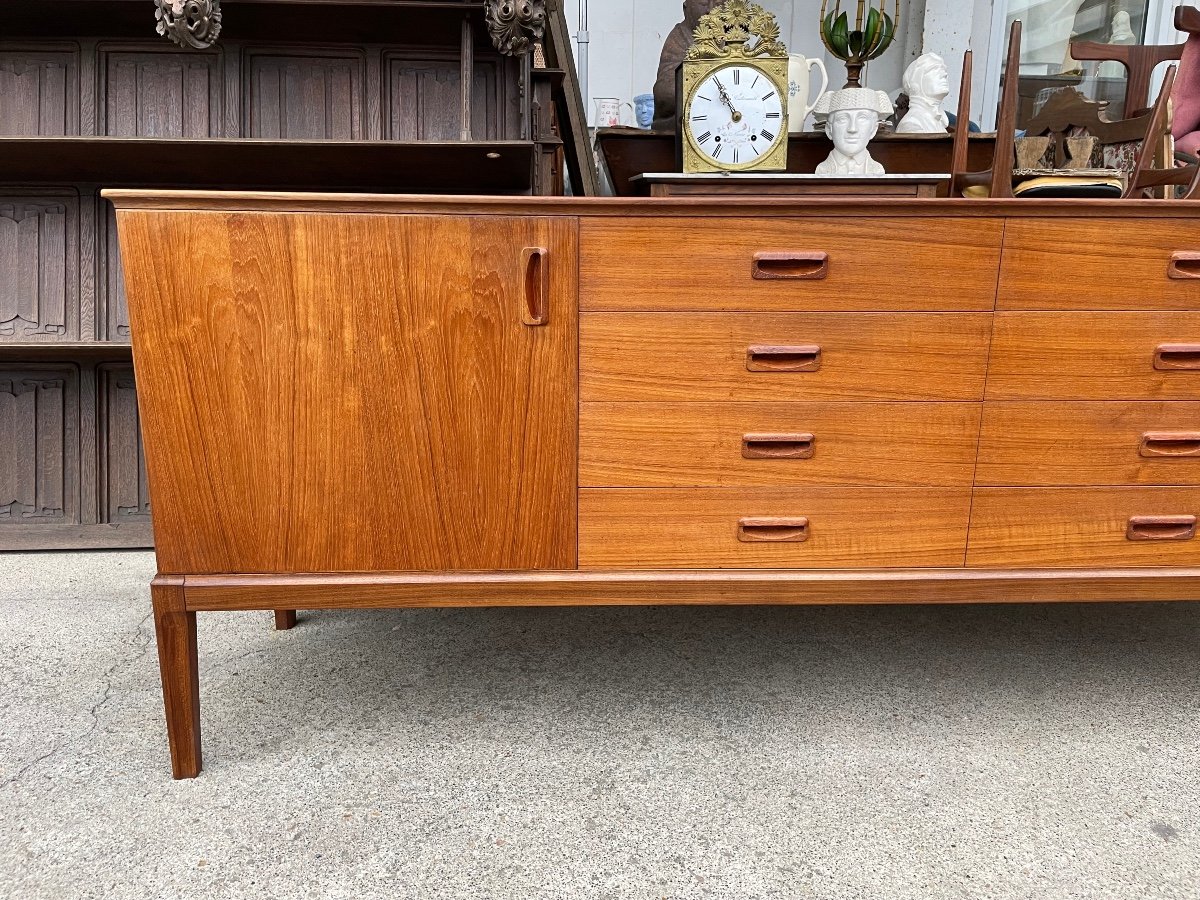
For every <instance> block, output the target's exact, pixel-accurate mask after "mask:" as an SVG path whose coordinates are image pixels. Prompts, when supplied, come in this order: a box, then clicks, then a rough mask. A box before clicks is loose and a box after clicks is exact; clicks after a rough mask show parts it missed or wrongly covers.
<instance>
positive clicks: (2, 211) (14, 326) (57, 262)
mask: <svg viewBox="0 0 1200 900" xmlns="http://www.w3.org/2000/svg"><path fill="white" fill-rule="evenodd" d="M78 322H79V197H78V195H77V194H75V193H74V192H73V191H70V192H68V191H54V192H51V191H47V192H46V193H45V194H44V195H29V196H11V195H10V196H6V197H5V196H0V342H22V343H24V342H39V341H64V340H72V339H76V338H77V337H78V333H79V332H78Z"/></svg>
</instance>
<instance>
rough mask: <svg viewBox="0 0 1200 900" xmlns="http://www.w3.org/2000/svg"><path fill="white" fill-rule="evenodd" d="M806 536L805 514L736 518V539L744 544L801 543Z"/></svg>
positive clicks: (805, 539) (806, 523)
mask: <svg viewBox="0 0 1200 900" xmlns="http://www.w3.org/2000/svg"><path fill="white" fill-rule="evenodd" d="M808 536H809V527H808V517H807V516H795V517H792V518H772V517H754V516H751V517H748V518H745V519H738V530H737V539H738V540H739V541H741V542H742V543H744V544H802V543H804V542H805V541H807V540H808Z"/></svg>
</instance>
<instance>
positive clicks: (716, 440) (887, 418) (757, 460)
mask: <svg viewBox="0 0 1200 900" xmlns="http://www.w3.org/2000/svg"><path fill="white" fill-rule="evenodd" d="M980 408H981V404H978V403H585V404H583V407H582V409H581V410H580V435H579V467H580V468H579V472H580V475H579V478H580V484H581V485H582V486H586V487H611V486H620V487H690V486H703V487H723V486H729V487H733V486H754V485H799V484H829V485H833V484H847V485H960V486H962V485H967V486H969V485H970V484H971V477H972V474H973V472H974V468H975V449H976V444H977V441H978V437H979V414H980Z"/></svg>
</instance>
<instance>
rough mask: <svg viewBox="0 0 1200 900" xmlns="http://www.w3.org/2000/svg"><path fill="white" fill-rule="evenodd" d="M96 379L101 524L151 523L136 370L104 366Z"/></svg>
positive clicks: (118, 365)
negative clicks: (136, 388)
mask: <svg viewBox="0 0 1200 900" xmlns="http://www.w3.org/2000/svg"><path fill="white" fill-rule="evenodd" d="M96 378H97V387H98V390H99V393H100V396H99V401H100V403H99V408H100V429H101V432H100V454H101V466H100V477H101V479H102V483H101V485H100V489H101V494H100V500H101V513H100V518H101V521H103V522H111V523H117V524H121V523H125V522H148V521H149V520H150V493H149V490H148V489H147V487H146V462H145V455H144V454H143V452H142V435H141V428H140V421H139V419H138V405H137V394H136V393H135V392H134V380H133V367H132V366H128V365H123V364H111V365H102V366H100V367H99V368H98V370H97V372H96Z"/></svg>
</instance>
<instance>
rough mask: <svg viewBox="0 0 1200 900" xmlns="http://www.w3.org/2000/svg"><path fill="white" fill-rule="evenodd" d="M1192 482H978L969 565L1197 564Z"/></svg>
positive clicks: (1197, 493)
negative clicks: (1044, 484)
mask: <svg viewBox="0 0 1200 900" xmlns="http://www.w3.org/2000/svg"><path fill="white" fill-rule="evenodd" d="M1198 515H1200V489H1198V488H1193V487H1154V488H1149V487H1113V488H976V490H975V501H974V505H973V508H972V513H971V542H970V548H969V550H968V553H967V564H968V565H969V566H996V567H1002V568H1026V567H1051V568H1057V567H1076V566H1195V565H1200V540H1197V539H1196V537H1195V531H1196V528H1195V522H1196V519H1195V517H1196V516H1198Z"/></svg>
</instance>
